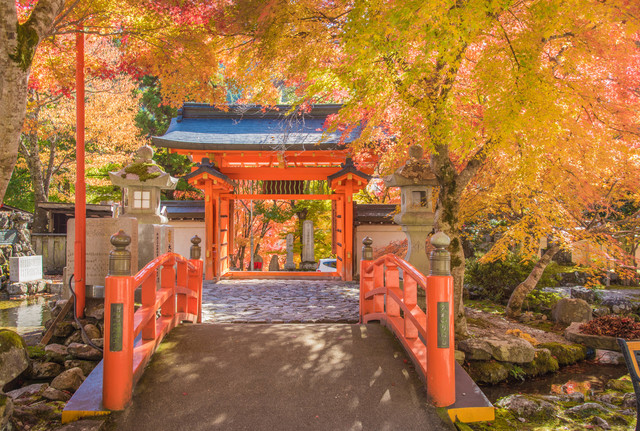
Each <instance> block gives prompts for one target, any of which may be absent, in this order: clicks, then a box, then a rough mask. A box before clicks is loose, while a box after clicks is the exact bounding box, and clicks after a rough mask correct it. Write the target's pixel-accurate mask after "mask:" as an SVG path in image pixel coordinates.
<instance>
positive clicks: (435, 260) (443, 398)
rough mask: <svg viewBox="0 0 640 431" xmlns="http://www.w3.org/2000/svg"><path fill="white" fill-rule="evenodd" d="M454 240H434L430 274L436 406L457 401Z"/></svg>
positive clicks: (431, 380) (431, 383)
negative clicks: (452, 260) (449, 250)
mask: <svg viewBox="0 0 640 431" xmlns="http://www.w3.org/2000/svg"><path fill="white" fill-rule="evenodd" d="M450 242H451V241H450V240H449V237H448V236H446V235H445V234H444V233H442V232H438V233H437V234H435V235H434V236H433V237H432V238H431V244H433V245H434V246H435V247H436V250H434V251H433V252H431V256H430V259H431V272H430V274H429V276H428V277H427V372H426V374H427V393H428V395H429V397H430V398H431V400H432V401H433V403H434V404H435V405H436V407H445V406H450V405H451V404H453V403H455V401H456V392H455V391H456V389H455V388H456V385H455V358H454V340H453V335H454V329H453V277H451V272H450V269H449V268H450V263H449V261H450V256H449V252H448V251H446V250H445V247H447V246H448V245H449V243H450Z"/></svg>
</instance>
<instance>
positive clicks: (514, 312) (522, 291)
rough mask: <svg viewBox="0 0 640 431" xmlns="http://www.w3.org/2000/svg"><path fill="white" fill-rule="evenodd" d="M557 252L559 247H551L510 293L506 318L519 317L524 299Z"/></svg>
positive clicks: (554, 245)
mask: <svg viewBox="0 0 640 431" xmlns="http://www.w3.org/2000/svg"><path fill="white" fill-rule="evenodd" d="M559 251H560V246H558V245H557V244H553V245H551V246H550V247H549V248H548V249H547V251H545V252H544V254H543V255H542V257H541V258H540V260H538V262H537V263H536V265H535V266H534V267H533V269H532V270H531V273H530V274H529V276H528V277H527V279H526V280H525V281H523V282H522V283H520V284H519V285H518V286H517V287H516V288H515V289H514V291H513V293H511V297H510V298H509V303H508V304H507V310H506V313H507V316H509V317H518V316H519V315H520V313H521V312H522V303H523V302H524V299H525V298H526V297H527V295H528V294H529V293H531V291H532V290H533V289H535V287H536V285H537V284H538V281H540V277H542V273H543V272H544V270H545V268H546V267H547V265H549V263H550V262H551V259H553V256H555V255H556V254H557V253H558V252H559Z"/></svg>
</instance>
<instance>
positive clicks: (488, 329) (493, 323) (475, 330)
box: [465, 307, 572, 344]
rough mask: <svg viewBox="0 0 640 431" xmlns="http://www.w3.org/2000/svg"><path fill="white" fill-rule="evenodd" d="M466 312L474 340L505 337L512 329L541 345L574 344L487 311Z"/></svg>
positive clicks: (467, 308)
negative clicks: (552, 343) (531, 337)
mask: <svg viewBox="0 0 640 431" xmlns="http://www.w3.org/2000/svg"><path fill="white" fill-rule="evenodd" d="M465 310H466V316H467V319H468V320H467V322H468V327H469V336H470V337H473V338H480V337H488V336H492V335H495V336H504V335H505V334H506V333H507V331H508V330H510V329H519V330H520V331H522V332H526V333H527V334H529V335H531V336H533V337H534V338H535V339H536V340H537V341H538V342H540V343H551V342H557V343H564V344H572V343H571V342H570V341H567V339H566V338H564V337H563V336H562V335H559V334H557V333H555V332H549V331H543V330H541V329H537V328H534V327H531V326H529V325H526V324H524V323H520V322H518V321H517V320H513V319H509V318H508V317H505V316H501V315H498V314H495V313H488V312H486V311H482V310H478V309H475V308H470V307H466V309H465Z"/></svg>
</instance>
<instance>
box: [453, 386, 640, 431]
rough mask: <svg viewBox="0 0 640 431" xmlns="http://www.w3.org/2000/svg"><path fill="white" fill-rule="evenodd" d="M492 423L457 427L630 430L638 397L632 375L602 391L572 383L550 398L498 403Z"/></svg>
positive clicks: (511, 399)
mask: <svg viewBox="0 0 640 431" xmlns="http://www.w3.org/2000/svg"><path fill="white" fill-rule="evenodd" d="M495 407H496V419H495V421H493V422H479V423H473V424H456V425H457V426H458V429H460V430H483V431H484V430H492V431H501V430H514V429H517V430H535V429H554V428H558V429H564V430H584V429H595V430H629V429H632V427H633V423H634V420H635V417H636V397H635V394H634V392H633V386H632V383H631V380H630V378H629V376H623V377H621V378H620V379H615V380H610V381H609V382H608V383H607V385H606V386H605V387H604V389H603V390H601V391H597V392H596V391H593V390H592V389H591V388H590V386H589V384H588V383H582V384H576V383H574V382H569V383H567V384H565V385H562V386H560V387H556V388H554V390H553V392H552V393H550V394H548V395H523V394H514V395H509V396H506V397H504V398H501V399H499V400H498V401H497V402H496V403H495Z"/></svg>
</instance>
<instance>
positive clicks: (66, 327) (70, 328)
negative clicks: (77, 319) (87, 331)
mask: <svg viewBox="0 0 640 431" xmlns="http://www.w3.org/2000/svg"><path fill="white" fill-rule="evenodd" d="M75 330H76V328H75V327H74V325H73V323H72V322H67V321H62V322H59V323H58V324H57V325H56V329H54V330H53V336H54V337H58V338H67V337H68V336H69V335H71V334H73V332H74V331H75Z"/></svg>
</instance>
